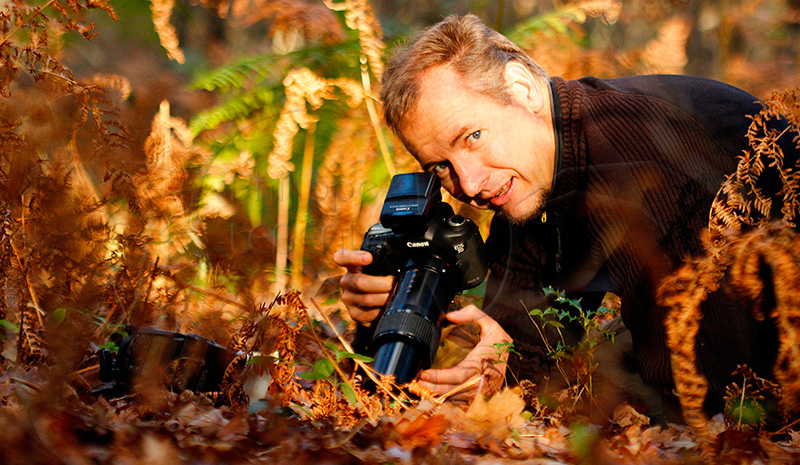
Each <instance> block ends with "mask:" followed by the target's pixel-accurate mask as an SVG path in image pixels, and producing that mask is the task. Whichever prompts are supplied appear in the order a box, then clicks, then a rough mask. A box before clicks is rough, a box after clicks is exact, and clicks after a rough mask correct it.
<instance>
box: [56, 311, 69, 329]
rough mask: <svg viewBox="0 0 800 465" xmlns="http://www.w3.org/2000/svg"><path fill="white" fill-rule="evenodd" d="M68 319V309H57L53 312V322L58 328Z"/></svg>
mask: <svg viewBox="0 0 800 465" xmlns="http://www.w3.org/2000/svg"><path fill="white" fill-rule="evenodd" d="M66 318H67V309H66V308H57V309H55V310H53V322H54V323H55V324H56V326H60V325H61V323H63V322H64V320H65V319H66Z"/></svg>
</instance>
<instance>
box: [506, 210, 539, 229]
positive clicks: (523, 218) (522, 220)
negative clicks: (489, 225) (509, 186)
mask: <svg viewBox="0 0 800 465" xmlns="http://www.w3.org/2000/svg"><path fill="white" fill-rule="evenodd" d="M497 215H499V216H500V218H501V219H503V220H505V221H508V222H509V223H511V224H513V225H514V226H524V225H525V224H527V223H528V222H530V221H531V220H533V219H535V218H538V217H540V216H541V215H542V209H541V208H538V209H536V210H535V211H532V212H527V213H524V214H522V215H512V214H510V213H509V212H507V211H505V210H500V211H498V212H497Z"/></svg>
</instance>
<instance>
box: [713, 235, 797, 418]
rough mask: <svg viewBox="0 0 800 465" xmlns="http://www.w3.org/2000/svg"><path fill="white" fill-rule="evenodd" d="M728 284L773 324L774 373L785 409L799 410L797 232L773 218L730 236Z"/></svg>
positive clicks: (755, 310) (756, 311) (761, 316)
mask: <svg viewBox="0 0 800 465" xmlns="http://www.w3.org/2000/svg"><path fill="white" fill-rule="evenodd" d="M728 253H729V254H730V255H731V262H732V265H731V268H730V277H731V285H732V287H733V288H734V290H736V291H737V292H738V293H739V294H740V295H742V296H743V298H744V299H745V301H746V302H748V303H749V304H750V307H751V308H753V309H754V313H755V314H756V316H757V317H759V318H760V319H763V318H771V319H773V320H774V321H775V322H776V324H777V327H778V337H779V341H780V345H779V348H778V357H777V359H776V361H775V369H774V371H775V378H776V380H777V381H778V383H779V384H780V386H781V389H782V392H783V398H782V401H783V405H784V406H785V407H786V409H787V410H788V411H800V295H799V294H798V292H797V290H798V289H800V234H798V233H797V232H796V231H795V230H794V229H793V228H790V227H787V226H785V225H781V224H780V223H772V224H769V225H767V226H766V227H763V228H758V229H756V230H755V231H753V232H751V233H748V234H745V235H743V236H742V237H741V239H740V240H735V241H732V242H731V246H730V249H729V252H728Z"/></svg>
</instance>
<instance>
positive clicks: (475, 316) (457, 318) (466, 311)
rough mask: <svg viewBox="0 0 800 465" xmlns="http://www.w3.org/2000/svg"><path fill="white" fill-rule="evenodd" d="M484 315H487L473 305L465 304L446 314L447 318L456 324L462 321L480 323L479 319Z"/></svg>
mask: <svg viewBox="0 0 800 465" xmlns="http://www.w3.org/2000/svg"><path fill="white" fill-rule="evenodd" d="M486 317H487V315H486V314H485V313H483V312H482V311H480V309H478V307H476V306H474V305H467V306H466V307H463V308H461V309H459V310H456V311H453V312H450V313H448V314H447V319H448V320H450V321H451V322H453V323H455V324H457V325H461V324H464V323H478V324H479V325H480V323H481V322H480V320H482V319H484V318H486Z"/></svg>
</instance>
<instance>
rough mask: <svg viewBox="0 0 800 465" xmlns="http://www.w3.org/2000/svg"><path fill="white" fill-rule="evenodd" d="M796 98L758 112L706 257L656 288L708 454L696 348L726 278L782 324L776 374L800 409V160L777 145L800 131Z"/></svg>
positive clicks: (678, 375) (685, 400)
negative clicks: (779, 123) (707, 304)
mask: <svg viewBox="0 0 800 465" xmlns="http://www.w3.org/2000/svg"><path fill="white" fill-rule="evenodd" d="M795 95H796V93H795V92H789V93H784V94H780V95H778V94H776V95H774V96H773V98H772V99H770V100H769V101H768V102H767V103H766V104H765V105H763V110H762V111H761V112H760V113H759V114H757V115H754V116H753V117H752V123H751V125H750V127H749V128H748V131H747V139H748V141H749V143H750V147H751V150H749V151H747V152H746V153H744V154H743V155H742V156H741V157H740V159H739V164H738V166H737V169H736V172H735V173H733V174H732V175H731V176H729V177H727V178H726V180H725V182H724V183H723V185H722V186H721V188H720V190H719V192H718V193H717V196H716V198H715V199H714V202H713V204H712V206H711V209H710V213H709V230H708V232H709V241H708V242H707V244H708V245H707V247H706V251H705V253H706V254H705V256H704V257H702V258H700V259H699V260H697V261H695V262H693V263H690V264H687V265H685V266H684V267H683V268H681V269H680V270H678V272H677V273H676V274H675V275H673V276H671V277H669V278H668V279H666V280H664V282H663V283H662V286H661V287H660V289H659V293H658V301H659V303H660V304H661V305H664V306H665V307H668V308H669V309H670V311H669V314H668V317H667V319H666V321H665V325H666V329H667V344H668V346H669V349H670V357H671V361H672V370H673V376H674V379H675V384H676V389H677V391H678V394H679V398H680V403H681V408H682V410H683V413H684V417H685V419H686V421H687V423H688V424H689V425H690V426H691V427H692V429H693V430H694V431H695V433H696V434H697V435H698V437H700V438H702V439H703V442H704V444H706V445H705V446H704V450H705V451H706V453H710V449H709V447H708V444H709V442H710V440H711V439H712V438H711V437H710V435H709V430H708V427H707V418H706V417H705V414H704V413H703V402H704V400H705V395H706V391H707V386H708V383H707V382H706V380H705V379H704V378H703V377H702V376H701V375H700V374H699V373H698V371H697V366H696V360H695V359H696V354H695V351H694V347H695V339H696V337H697V332H698V330H699V327H700V321H701V319H702V317H703V315H702V313H701V311H700V303H701V302H703V301H704V300H705V299H706V296H707V295H708V294H709V293H711V292H716V291H717V290H718V288H719V286H720V282H721V281H722V280H723V279H725V277H727V278H728V280H729V281H730V287H731V288H732V289H734V291H735V292H736V293H738V295H740V296H741V298H742V300H743V301H744V303H745V304H746V305H748V306H749V308H751V309H752V311H753V314H754V316H755V317H756V318H757V319H761V320H763V319H765V318H771V319H773V320H775V321H776V323H777V326H778V333H779V337H780V346H779V352H778V357H777V360H776V364H775V370H774V371H775V377H776V379H777V380H778V382H779V384H780V385H781V388H782V389H783V392H784V397H783V403H784V405H785V406H786V408H787V409H789V410H793V409H800V381H798V379H800V362H798V360H800V345H798V344H800V340H798V337H800V297H798V296H797V289H798V288H800V239H798V237H799V236H798V233H797V232H796V231H795V230H794V229H793V227H794V224H793V223H792V220H793V219H794V218H795V217H796V216H797V214H798V209H797V205H798V204H797V196H798V191H797V187H798V184H797V179H798V178H797V177H796V176H797V172H798V170H799V169H800V160H799V159H798V157H797V155H793V158H787V157H785V154H784V153H783V151H782V148H781V146H780V145H779V144H778V141H779V139H780V138H781V137H785V135H786V134H787V133H791V132H794V133H795V134H800V132H798V126H797V125H796V116H794V111H795V109H794V106H792V105H787V104H786V102H787V101H791V102H792V103H795V102H796V100H793V99H794V98H795V97H794V96H795ZM781 112H788V113H792V115H793V116H790V117H784V116H782V113H781ZM781 118H785V120H787V121H789V122H790V124H789V126H788V127H787V129H786V130H785V131H783V132H781V133H777V132H776V131H774V130H772V129H770V127H769V123H770V121H772V120H776V119H781ZM795 137H797V136H795ZM792 140H795V139H792ZM776 179H777V182H778V184H779V185H778V186H775V185H774V183H775V180H776ZM776 203H777V204H778V205H780V209H777V208H776ZM776 212H779V213H776Z"/></svg>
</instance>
